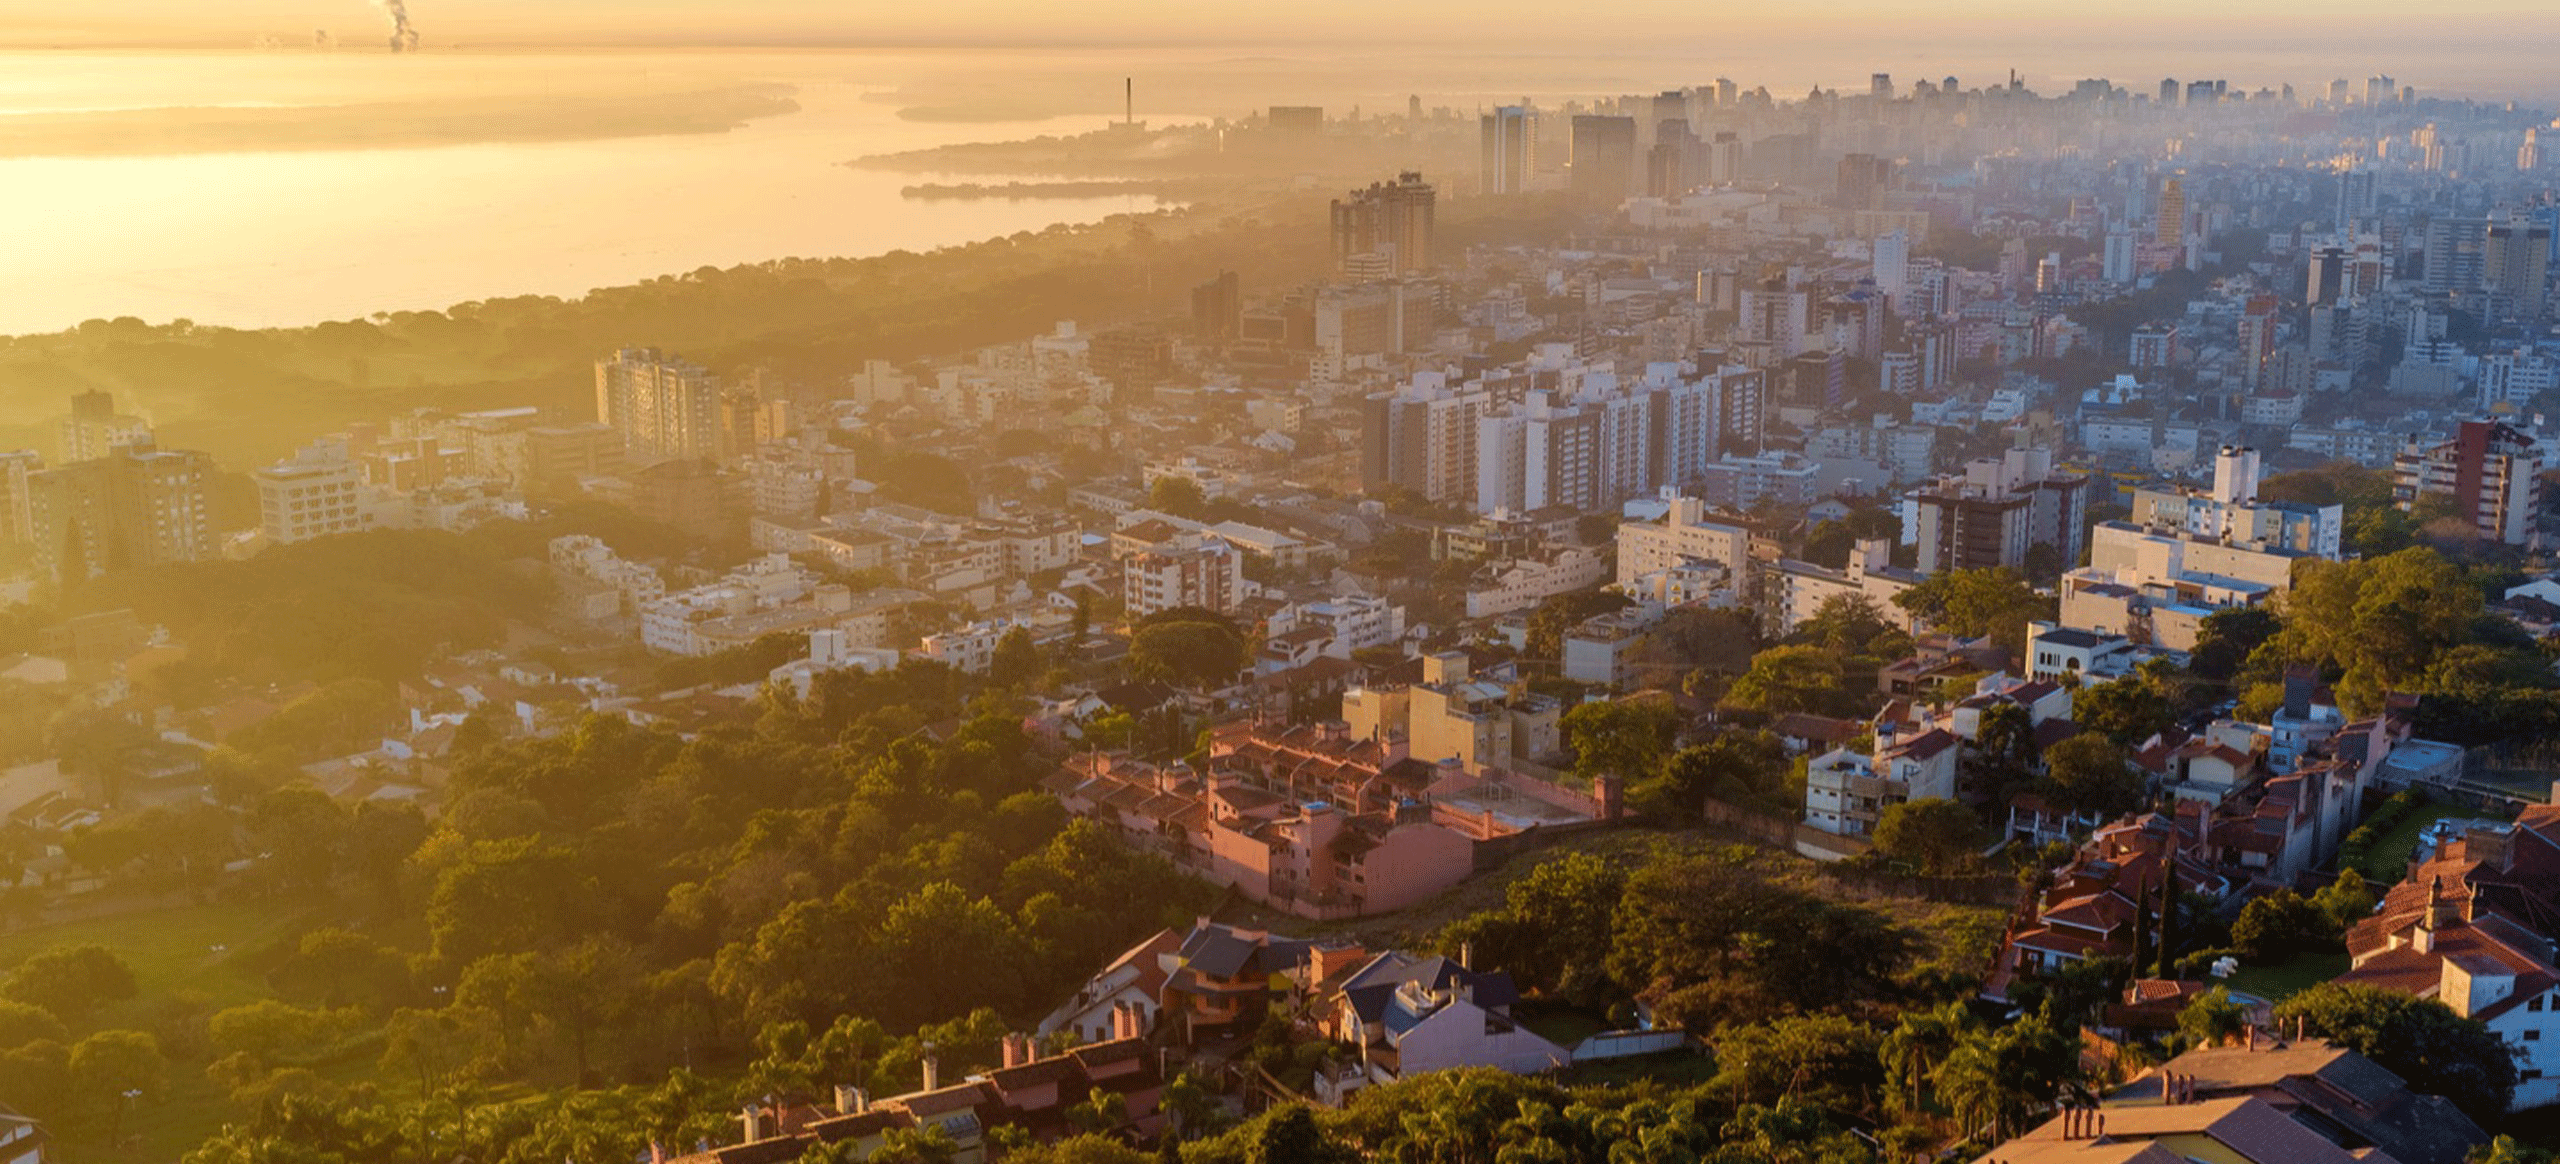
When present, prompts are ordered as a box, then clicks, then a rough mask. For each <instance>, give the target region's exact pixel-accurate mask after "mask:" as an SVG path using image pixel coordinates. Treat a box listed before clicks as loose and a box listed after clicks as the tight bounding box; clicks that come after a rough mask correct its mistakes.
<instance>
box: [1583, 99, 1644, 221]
mask: <svg viewBox="0 0 2560 1164" xmlns="http://www.w3.org/2000/svg"><path fill="white" fill-rule="evenodd" d="M1570 145H1571V147H1572V153H1571V154H1570V155H1569V158H1570V165H1571V167H1572V187H1573V192H1574V196H1575V197H1577V198H1579V199H1581V200H1583V201H1585V202H1589V203H1593V204H1596V205H1600V206H1609V207H1614V206H1616V205H1618V204H1619V203H1621V202H1624V201H1626V200H1627V195H1628V194H1630V193H1632V192H1633V190H1634V187H1635V176H1636V119H1635V118H1632V117H1601V116H1596V115H1592V114H1582V115H1579V116H1576V117H1575V118H1574V119H1573V136H1572V138H1571V141H1570Z"/></svg>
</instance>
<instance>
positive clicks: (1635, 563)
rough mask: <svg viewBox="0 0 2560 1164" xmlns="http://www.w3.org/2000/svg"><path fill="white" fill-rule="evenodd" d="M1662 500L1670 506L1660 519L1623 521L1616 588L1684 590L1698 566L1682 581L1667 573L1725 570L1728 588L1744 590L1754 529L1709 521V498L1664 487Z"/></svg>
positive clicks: (1635, 592)
mask: <svg viewBox="0 0 2560 1164" xmlns="http://www.w3.org/2000/svg"><path fill="white" fill-rule="evenodd" d="M1664 501H1666V502H1667V503H1668V504H1669V510H1668V512H1666V513H1664V515H1663V516H1662V518H1661V519H1660V520H1658V521H1628V522H1621V523H1619V525H1618V578H1617V583H1618V588H1619V589H1620V590H1622V591H1624V592H1626V593H1627V594H1629V595H1638V594H1644V593H1651V592H1670V591H1681V592H1685V591H1687V590H1689V589H1691V588H1692V587H1693V586H1694V579H1695V571H1689V573H1688V575H1687V578H1686V579H1684V580H1683V581H1681V582H1679V583H1674V582H1673V581H1672V580H1671V579H1670V578H1669V575H1671V574H1673V573H1675V572H1680V571H1683V569H1684V568H1687V567H1696V566H1708V567H1712V568H1714V569H1715V570H1716V571H1719V572H1721V574H1722V576H1723V578H1724V580H1725V583H1724V584H1725V586H1726V587H1727V588H1729V589H1731V590H1734V591H1740V590H1743V589H1745V588H1746V583H1747V581H1748V580H1749V579H1750V577H1751V533H1750V531H1749V530H1745V529H1741V528H1738V527H1735V526H1729V525H1724V524H1721V523H1718V522H1712V521H1708V520H1707V519H1706V513H1707V503H1706V502H1704V501H1702V500H1699V499H1698V498H1695V497H1683V496H1680V495H1678V494H1676V493H1668V492H1667V491H1666V496H1665V497H1664ZM1664 605H1684V604H1682V603H1665V604H1664Z"/></svg>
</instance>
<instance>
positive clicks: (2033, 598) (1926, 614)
mask: <svg viewBox="0 0 2560 1164" xmlns="http://www.w3.org/2000/svg"><path fill="white" fill-rule="evenodd" d="M1893 603H1894V605H1896V606H1899V607H1901V608H1903V609H1904V610H1907V611H1910V612H1911V613H1912V614H1913V615H1915V616H1917V617H1919V618H1920V619H1921V620H1922V621H1925V622H1927V623H1928V624H1929V625H1930V626H1931V627H1933V628H1936V629H1938V630H1942V631H1945V632H1947V633H1948V634H1952V635H1959V636H1962V637H1964V638H1981V637H1985V636H1988V637H1989V638H1990V639H1991V641H1993V642H1995V643H1997V644H1999V645H2000V647H2001V649H2003V650H2006V651H2008V652H2009V655H2010V657H2011V658H2020V659H2022V658H2025V657H2026V653H2027V623H2028V622H2030V621H2033V620H2035V619H2047V618H2052V617H2053V614H2054V606H2053V601H2052V600H2051V599H2047V598H2045V597H2043V596H2041V595H2038V594H2037V593H2036V592H2035V588H2034V587H2033V586H2031V585H2029V584H2028V582H2027V577H2026V575H2024V574H2021V573H2019V572H2017V571H2016V570H2013V569H2010V568H2008V567H2006V566H2001V567H1996V568H1993V569H1987V570H1950V571H1947V572H1946V573H1943V574H1937V575H1933V576H1931V577H1929V578H1928V579H1926V580H1924V581H1922V582H1920V583H1919V584H1918V585H1916V586H1913V587H1911V588H1910V589H1908V590H1905V591H1903V592H1902V593H1900V594H1896V595H1894V596H1893Z"/></svg>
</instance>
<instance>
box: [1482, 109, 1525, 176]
mask: <svg viewBox="0 0 2560 1164" xmlns="http://www.w3.org/2000/svg"><path fill="white" fill-rule="evenodd" d="M1482 123H1483V129H1484V157H1483V163H1482V166H1481V168H1480V169H1479V170H1478V173H1477V178H1476V190H1477V192H1478V193H1483V194H1518V193H1520V192H1521V191H1523V190H1526V189H1528V188H1529V175H1530V174H1532V173H1535V172H1536V170H1537V155H1538V115H1537V113H1536V112H1535V111H1533V110H1531V109H1529V108H1528V107H1526V106H1521V105H1505V106H1502V107H1500V108H1498V109H1495V110H1494V111H1493V112H1491V113H1488V114H1485V115H1484V117H1483V118H1482Z"/></svg>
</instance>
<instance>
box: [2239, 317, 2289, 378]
mask: <svg viewBox="0 0 2560 1164" xmlns="http://www.w3.org/2000/svg"><path fill="white" fill-rule="evenodd" d="M2280 306H2282V304H2280V303H2279V302H2278V301H2277V299H2276V297H2275V296H2273V295H2256V296H2251V297H2250V299H2249V302H2248V304H2247V305H2246V306H2244V307H2243V308H2242V309H2241V312H2240V320H2239V325H2238V335H2237V338H2238V340H2239V342H2238V344H2237V345H2236V346H2237V347H2238V348H2239V351H2238V353H2237V355H2238V358H2239V361H2240V386H2241V387H2243V388H2247V389H2253V390H2254V389H2256V388H2258V387H2259V386H2260V385H2261V384H2263V383H2264V382H2265V379H2266V369H2267V357H2269V356H2272V355H2274V354H2275V350H2276V311H2277V309H2278V308H2279V307H2280Z"/></svg>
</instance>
